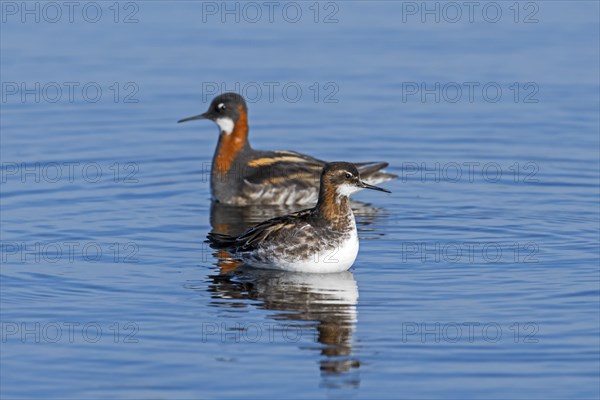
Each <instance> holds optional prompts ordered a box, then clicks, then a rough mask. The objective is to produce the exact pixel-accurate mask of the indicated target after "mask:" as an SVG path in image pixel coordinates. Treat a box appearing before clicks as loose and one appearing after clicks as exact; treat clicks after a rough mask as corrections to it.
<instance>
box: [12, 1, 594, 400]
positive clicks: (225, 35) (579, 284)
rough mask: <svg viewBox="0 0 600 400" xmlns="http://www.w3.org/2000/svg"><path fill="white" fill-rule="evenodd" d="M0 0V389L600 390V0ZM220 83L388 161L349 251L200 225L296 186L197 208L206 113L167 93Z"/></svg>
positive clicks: (289, 120) (258, 393)
mask: <svg viewBox="0 0 600 400" xmlns="http://www.w3.org/2000/svg"><path fill="white" fill-rule="evenodd" d="M8 3H10V4H8V5H7V2H3V3H2V7H3V10H2V11H3V20H2V25H1V36H0V38H1V45H2V57H1V73H2V85H3V88H2V96H3V98H2V103H1V105H2V115H1V117H2V118H1V119H2V122H1V128H2V137H1V139H2V146H1V156H2V198H1V201H2V214H1V222H2V228H1V233H2V270H1V289H2V290H1V311H2V316H1V323H2V332H1V333H2V340H1V349H2V351H1V363H2V365H1V366H2V368H1V382H0V383H1V387H0V395H1V396H2V398H41V397H51V398H78V399H87V398H107V397H115V398H192V397H193V398H198V397H202V398H213V397H218V398H348V397H350V398H543V399H547V398H571V399H572V398H586V399H589V398H598V397H599V396H600V392H599V380H600V379H599V373H600V365H599V357H600V353H599V340H598V334H599V314H598V307H599V270H598V261H599V256H598V235H599V223H600V222H599V209H598V200H599V189H598V183H599V174H598V170H599V162H598V159H599V157H598V156H599V155H598V146H599V140H598V132H599V119H598V108H599V106H600V104H599V81H598V70H599V68H600V66H599V62H598V48H599V40H598V29H599V23H598V15H599V9H598V3H596V2H592V1H569V2H566V1H565V2H561V1H552V2H550V1H544V2H542V1H540V2H529V3H527V2H521V3H517V7H515V5H514V3H513V2H497V3H494V4H495V6H494V5H492V6H490V5H489V4H488V3H477V4H478V6H477V8H476V9H475V10H474V14H473V22H472V23H471V22H469V20H468V19H469V11H468V9H467V8H463V9H462V10H458V11H460V12H461V14H460V16H458V14H457V13H456V12H457V10H456V7H455V9H452V8H451V7H449V6H447V4H446V3H434V2H430V3H428V6H429V7H431V9H433V10H435V9H436V8H435V7H438V9H439V15H437V17H439V23H436V22H435V18H436V15H435V14H434V15H429V14H426V13H424V10H423V9H421V7H423V6H422V4H421V3H420V2H417V3H411V2H409V3H402V2H383V1H381V2H368V3H367V2H335V3H334V2H330V3H325V2H323V3H320V4H317V7H315V5H314V3H313V2H297V3H294V4H293V5H292V6H286V4H284V3H277V5H278V7H279V8H277V9H275V11H274V13H273V16H272V18H273V22H272V23H271V22H269V12H268V11H269V10H268V9H267V8H265V7H264V6H260V4H261V3H252V4H253V5H251V6H247V7H246V8H240V15H239V22H236V21H235V18H236V15H235V14H232V15H229V14H224V18H225V22H224V23H223V22H222V21H221V14H220V12H221V11H223V10H221V9H220V7H221V3H220V2H217V3H204V4H203V3H201V2H191V1H185V2H184V1H180V2H166V1H165V2H162V1H152V2H150V1H147V2H146V1H144V2H132V3H120V4H118V5H117V7H115V5H114V4H113V2H97V3H94V4H95V6H89V3H79V6H78V7H77V8H76V9H75V10H74V14H73V22H72V23H71V22H69V13H68V9H67V8H63V9H62V11H61V12H62V14H61V16H59V17H57V14H56V11H55V10H53V9H48V8H43V7H42V6H43V4H41V3H39V4H38V5H37V7H40V9H39V12H40V21H39V22H38V23H36V22H35V20H34V18H35V15H33V16H32V15H24V16H23V15H22V13H23V10H22V9H20V7H21V3H20V2H19V3H11V2H8ZM28 4H29V6H30V7H31V8H32V9H34V10H35V8H34V7H36V5H35V4H36V3H34V2H29V3H28ZM59 4H60V3H59ZM256 4H258V5H259V6H258V7H259V8H257V7H256ZM436 4H437V6H436ZM455 4H456V3H455ZM86 6H87V8H86V12H87V14H86V17H85V18H84V17H83V16H82V10H83V8H84V7H86ZM7 7H8V8H7ZM15 7H16V8H15ZM228 7H230V9H233V10H235V8H234V7H235V4H234V3H229V4H228ZM239 7H242V6H241V3H240V5H239ZM252 7H254V8H252ZM284 7H287V8H285V10H286V11H285V12H286V14H282V9H283V8H284ZM290 7H291V8H290ZM294 7H295V8H294ZM494 7H499V9H500V12H501V14H500V17H499V20H498V21H497V22H495V23H493V22H491V21H492V20H495V19H496V18H497V17H496V15H497V14H495V12H496V11H497V10H496V8H494ZM97 8H99V9H100V11H101V12H102V14H101V16H100V18H99V19H100V20H99V21H98V22H96V23H92V22H89V21H92V20H94V19H96V18H97V15H98V14H97V13H96V12H97ZM297 8H299V9H300V11H301V12H302V15H301V16H299V21H298V22H296V23H292V22H289V21H293V20H295V19H298V14H296V12H297ZM484 8H485V13H482V10H483V9H484ZM257 10H258V11H259V12H261V14H260V17H259V14H257ZM317 10H318V11H319V13H318V15H316V14H315V13H316V12H317ZM117 11H119V13H118V15H117V14H115V13H116V12H117ZM517 11H518V14H517ZM234 12H235V11H234ZM215 13H216V14H215ZM22 16H23V18H25V23H22V22H21V17H22ZM56 18H58V21H57V22H55V23H52V22H51V20H54V19H56ZM115 18H116V19H117V23H115V22H114V19H115ZM257 18H258V21H257V22H256V23H252V21H254V20H256V19H257ZM315 18H317V21H318V23H315V22H314V20H315ZM422 18H424V19H425V22H422ZM86 19H87V20H86ZM515 19H516V20H517V21H518V22H515ZM124 20H128V21H133V20H137V22H134V23H124ZM454 20H457V22H452V21H454ZM325 21H327V22H331V23H324V22H325ZM336 21H337V22H336ZM526 21H527V22H528V23H525V22H526ZM535 21H537V22H535ZM36 83H38V84H39V87H38V89H36ZM236 83H237V84H238V86H236ZM436 83H437V84H439V90H438V89H436ZM22 84H25V85H26V86H25V87H24V89H28V90H29V91H28V92H24V91H23V87H21V85H22ZM422 84H425V85H426V86H424V87H422V86H421V85H422ZM221 86H224V87H223V88H224V89H226V90H234V89H238V90H239V91H242V93H243V94H244V95H246V96H247V97H248V98H249V99H252V100H254V101H253V102H252V103H251V104H250V105H249V106H250V119H251V120H250V122H251V140H252V143H253V145H254V146H255V147H256V148H264V149H274V148H283V149H294V150H298V151H302V152H306V153H310V154H312V155H315V156H318V157H320V158H324V159H328V160H348V161H352V160H356V161H359V160H360V161H367V160H387V161H389V162H390V164H391V166H390V168H389V170H390V171H392V172H394V173H397V174H399V175H400V179H398V180H396V181H394V182H389V183H387V184H384V185H385V186H386V187H387V188H389V189H390V190H392V191H393V193H392V194H391V195H385V194H382V193H360V194H358V195H357V196H356V203H355V204H354V206H355V209H356V214H357V220H358V224H359V229H360V232H359V234H360V238H361V251H360V254H359V256H358V259H357V262H356V264H355V265H354V267H353V268H352V269H351V270H350V271H348V272H346V273H343V274H335V275H330V276H305V275H296V274H281V273H271V272H264V271H263V272H261V271H253V270H249V269H246V270H236V269H234V268H233V267H232V265H228V264H227V263H221V262H219V261H218V258H217V257H216V255H215V254H213V252H212V251H211V250H210V249H208V248H207V247H206V246H205V244H204V243H203V241H204V238H205V236H206V234H207V232H209V231H210V229H211V223H212V226H217V227H218V228H220V229H228V230H231V231H236V230H239V229H242V228H243V227H244V226H247V225H249V224H252V223H253V222H256V221H259V220H262V219H264V218H267V217H269V216H271V215H276V214H278V213H282V212H287V211H289V210H281V209H246V210H235V209H227V208H225V209H213V210H211V208H210V203H209V187H208V183H207V181H206V177H207V175H206V168H207V164H208V163H209V162H210V159H211V157H212V153H213V150H214V147H215V144H216V138H217V128H216V127H215V126H213V125H211V124H209V123H208V122H203V123H202V122H198V123H195V124H192V123H190V124H186V125H177V124H175V121H177V120H178V119H179V118H182V117H185V116H188V115H193V114H196V113H199V112H201V111H204V109H205V108H206V106H207V103H208V101H209V100H210V99H211V98H212V93H214V92H215V91H217V90H215V89H218V90H221ZM57 87H58V88H60V90H61V91H60V92H59V91H58V90H57ZM69 87H73V92H72V93H69ZM469 87H472V88H473V91H472V93H469V90H468V88H469ZM269 88H273V91H272V92H269ZM484 88H485V91H484ZM259 89H260V90H259ZM459 89H460V92H459ZM99 90H100V91H99ZM299 90H301V93H300V92H299ZM499 91H501V92H499ZM499 93H501V96H500V97H498V94H499ZM470 94H471V98H470V97H469V95H470ZM70 95H71V97H70ZM270 95H272V97H270ZM436 96H437V99H436ZM96 100H97V101H96ZM296 100H297V101H296ZM436 100H438V101H436Z"/></svg>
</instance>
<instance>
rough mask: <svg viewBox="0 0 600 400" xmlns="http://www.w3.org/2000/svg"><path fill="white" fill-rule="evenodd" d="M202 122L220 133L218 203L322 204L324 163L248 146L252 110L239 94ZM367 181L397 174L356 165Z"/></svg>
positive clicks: (215, 180)
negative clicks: (208, 123) (250, 111)
mask: <svg viewBox="0 0 600 400" xmlns="http://www.w3.org/2000/svg"><path fill="white" fill-rule="evenodd" d="M197 119H209V120H211V121H214V122H215V123H216V124H217V125H218V126H219V129H220V131H221V134H220V136H219V143H218V145H217V149H216V151H215V154H214V157H213V161H212V168H211V181H210V183H211V192H212V198H213V200H214V201H217V202H221V203H226V204H232V205H240V206H244V205H251V204H279V205H280V204H312V203H315V202H316V201H317V200H318V194H319V174H320V172H321V170H322V169H323V166H324V165H325V162H324V161H321V160H318V159H316V158H313V157H310V156H307V155H304V154H300V153H296V152H294V151H287V150H282V151H259V150H254V149H253V148H252V147H250V143H249V142H248V109H247V107H246V102H245V101H244V98H243V97H242V96H240V95H239V94H236V93H225V94H222V95H220V96H218V97H216V98H215V99H214V100H213V101H212V103H211V105H210V107H209V109H208V111H206V112H205V113H204V114H200V115H196V116H193V117H189V118H184V119H182V120H179V121H178V122H186V121H192V120H197ZM355 165H356V167H357V168H358V170H359V172H360V174H361V176H362V177H363V179H364V180H365V182H367V183H370V184H376V183H380V182H385V181H388V180H390V179H394V178H396V177H397V176H396V175H393V174H389V173H387V172H385V171H382V168H385V167H387V165H388V163H386V162H363V163H356V164H355Z"/></svg>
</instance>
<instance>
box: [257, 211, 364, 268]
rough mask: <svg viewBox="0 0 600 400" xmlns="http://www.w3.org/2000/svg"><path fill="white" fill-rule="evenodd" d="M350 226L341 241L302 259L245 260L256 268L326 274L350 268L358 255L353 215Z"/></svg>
mask: <svg viewBox="0 0 600 400" xmlns="http://www.w3.org/2000/svg"><path fill="white" fill-rule="evenodd" d="M351 220H352V227H351V231H350V232H349V235H348V237H347V238H346V239H345V240H343V241H341V242H340V243H339V245H337V246H334V247H333V248H330V249H327V250H325V251H322V252H320V253H315V254H312V255H311V256H309V257H307V258H303V259H293V260H290V259H286V258H285V257H282V258H281V259H278V260H277V261H273V262H261V261H259V260H257V259H256V258H254V259H252V260H247V261H248V262H249V263H250V264H251V265H252V266H254V267H257V268H266V269H276V270H282V271H292V272H309V273H319V274H327V273H334V272H342V271H347V270H348V269H350V267H351V266H352V264H354V261H355V260H356V256H357V255H358V248H359V242H358V233H357V231H356V223H355V221H354V215H352V217H351Z"/></svg>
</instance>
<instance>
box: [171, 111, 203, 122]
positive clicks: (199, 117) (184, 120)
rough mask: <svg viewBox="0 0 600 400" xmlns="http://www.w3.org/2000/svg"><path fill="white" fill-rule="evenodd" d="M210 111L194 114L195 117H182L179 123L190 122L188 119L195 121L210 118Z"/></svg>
mask: <svg viewBox="0 0 600 400" xmlns="http://www.w3.org/2000/svg"><path fill="white" fill-rule="evenodd" d="M207 114H208V113H204V114H198V115H194V116H193V117H187V118H184V119H180V120H179V121H177V123H178V124H180V123H182V122H188V121H194V120H197V119H207V118H208V115H207Z"/></svg>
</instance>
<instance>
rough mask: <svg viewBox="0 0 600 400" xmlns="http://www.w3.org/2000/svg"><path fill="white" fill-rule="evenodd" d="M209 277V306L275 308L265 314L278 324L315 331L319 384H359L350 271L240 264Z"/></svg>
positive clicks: (354, 288) (353, 284)
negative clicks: (315, 271)
mask: <svg viewBox="0 0 600 400" xmlns="http://www.w3.org/2000/svg"><path fill="white" fill-rule="evenodd" d="M210 278H211V280H212V282H211V283H210V284H209V288H208V291H209V292H210V293H211V297H212V298H213V301H212V302H211V306H215V307H223V308H226V309H227V310H228V311H230V310H231V309H236V308H245V307H250V306H251V303H248V300H253V301H259V302H260V304H257V305H255V306H256V307H259V308H262V309H265V310H272V311H276V313H275V314H272V315H270V318H272V319H273V320H275V321H277V324H278V325H279V326H281V327H282V329H283V328H284V327H288V326H293V327H294V328H296V329H301V330H302V332H305V333H307V332H310V333H311V334H313V333H314V334H315V335H316V342H317V343H319V344H320V345H321V346H319V347H318V348H317V351H320V354H321V356H322V359H321V361H320V370H321V376H322V378H323V381H322V384H323V385H324V386H327V387H339V386H358V384H359V379H358V372H357V369H358V367H359V366H360V363H359V361H358V360H357V359H355V358H352V334H353V333H354V330H355V324H356V322H357V310H356V306H357V303H358V286H357V284H356V281H355V279H354V276H353V275H352V273H351V272H349V271H344V272H341V273H335V274H302V273H291V272H284V271H271V270H259V269H254V268H249V267H245V266H244V267H240V268H237V269H236V270H234V271H230V272H228V273H220V274H218V275H213V276H211V277H210ZM286 322H287V323H286ZM302 348H303V349H306V347H302ZM309 350H311V349H310V348H309ZM313 350H314V348H313ZM352 371H355V373H350V372H352ZM340 378H341V379H340Z"/></svg>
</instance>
